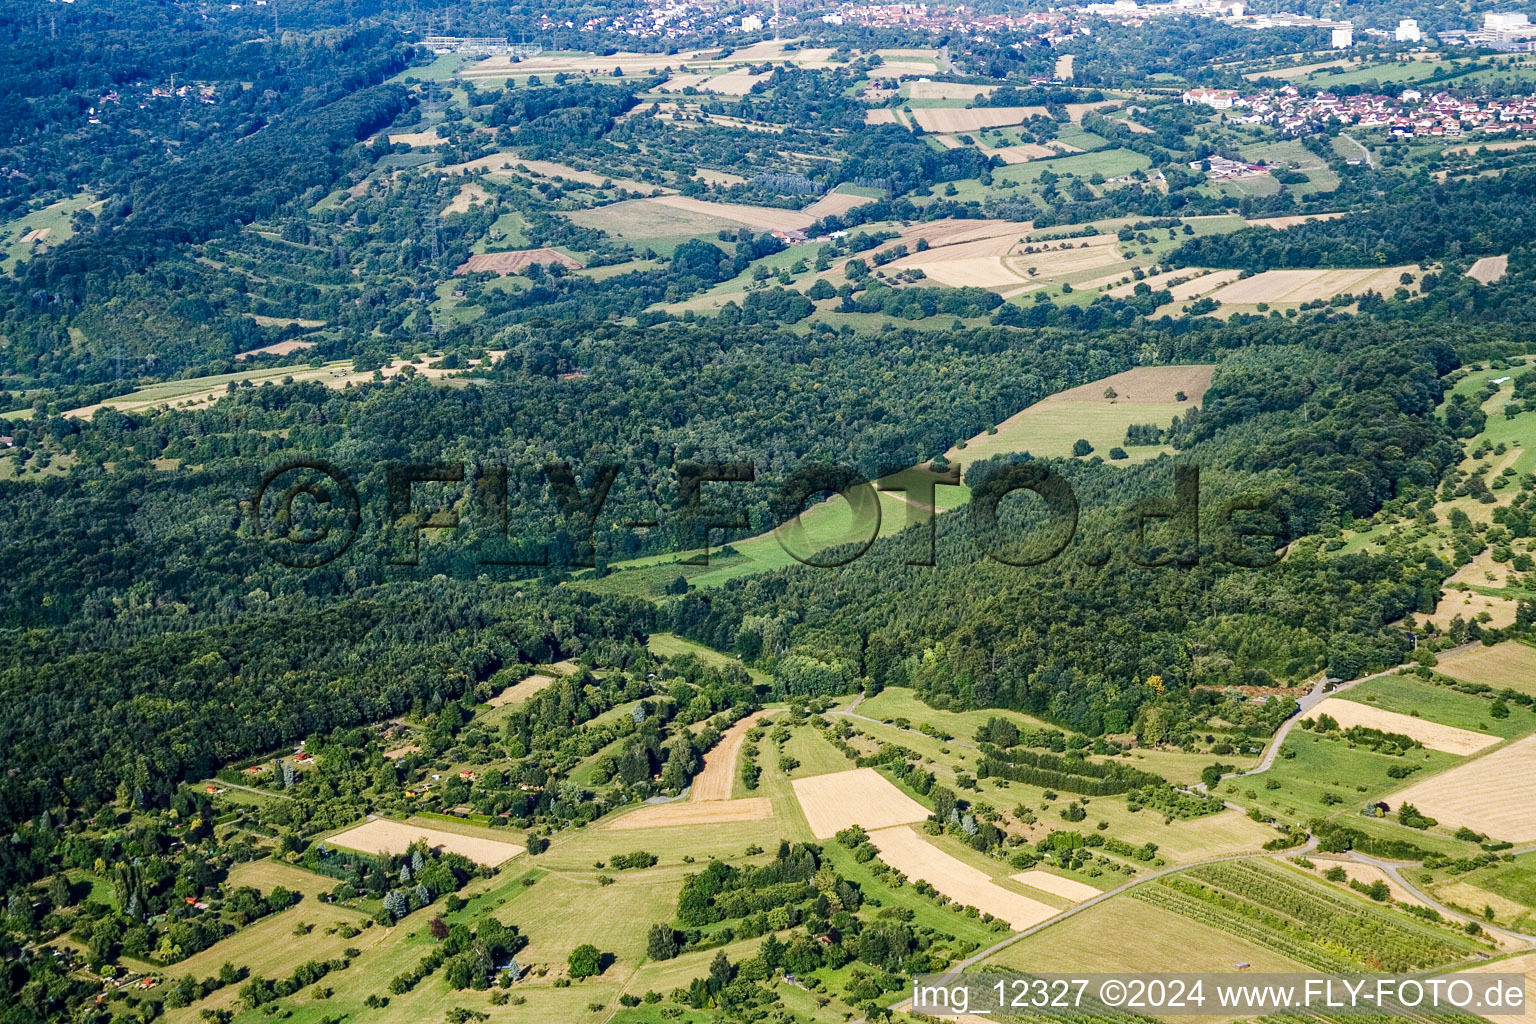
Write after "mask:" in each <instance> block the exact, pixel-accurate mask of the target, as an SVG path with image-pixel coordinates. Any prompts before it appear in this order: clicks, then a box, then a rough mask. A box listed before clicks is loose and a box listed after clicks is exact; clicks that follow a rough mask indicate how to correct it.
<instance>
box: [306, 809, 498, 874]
mask: <svg viewBox="0 0 1536 1024" xmlns="http://www.w3.org/2000/svg"><path fill="white" fill-rule="evenodd" d="M418 839H425V840H426V841H427V843H428V844H429V845H431V847H432V848H433V849H434V850H446V851H448V852H449V853H458V854H462V855H463V856H465V857H468V858H469V859H470V860H472V861H475V862H476V863H478V864H484V865H485V866H486V867H495V866H496V865H497V864H501V863H503V862H505V861H509V860H511V859H512V858H513V857H516V856H517V855H518V854H520V853H522V852H523V847H521V846H519V845H517V844H516V843H508V842H505V841H503V840H500V839H491V838H489V837H485V838H482V837H479V836H471V835H461V834H459V833H457V832H444V831H442V830H441V829H435V828H424V827H422V826H421V825H408V824H406V823H405V822H403V821H391V820H389V819H388V818H370V819H368V820H367V821H365V822H363V823H362V824H361V825H354V826H353V827H352V828H349V829H347V830H346V831H344V832H338V833H336V834H335V835H333V836H328V837H327V838H326V839H324V840H323V841H324V842H325V843H328V844H329V845H331V846H344V847H346V848H347V849H349V850H357V851H358V852H359V853H394V854H399V853H404V852H405V851H406V849H407V848H408V847H409V846H410V845H411V844H412V843H414V842H415V841H416V840H418Z"/></svg>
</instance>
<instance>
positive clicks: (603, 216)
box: [567, 195, 815, 238]
mask: <svg viewBox="0 0 1536 1024" xmlns="http://www.w3.org/2000/svg"><path fill="white" fill-rule="evenodd" d="M567 216H568V217H569V219H570V220H572V221H574V222H575V223H577V224H580V225H582V226H583V227H590V228H601V229H602V230H604V231H607V232H609V233H610V234H615V235H619V236H620V237H622V238H664V237H669V236H672V237H675V236H683V235H712V234H715V233H716V232H718V231H720V230H721V229H723V228H734V227H738V226H740V225H746V226H747V227H750V228H756V229H758V230H760V231H803V230H805V229H806V228H808V227H810V226H811V223H812V222H813V221H814V220H815V218H814V217H810V216H807V215H806V214H804V213H802V212H800V211H799V210H776V209H773V208H772V207H767V206H748V205H745V204H742V203H712V202H707V201H705V200H702V199H689V198H687V197H686V196H670V195H669V196H653V197H651V198H648V199H630V200H628V201H626V202H622V203H614V204H613V205H611V206H600V207H598V208H596V209H592V210H577V211H575V212H573V213H570V214H568V215H567Z"/></svg>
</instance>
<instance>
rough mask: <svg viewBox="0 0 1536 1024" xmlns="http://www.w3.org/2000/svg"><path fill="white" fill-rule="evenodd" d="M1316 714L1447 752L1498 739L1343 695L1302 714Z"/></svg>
mask: <svg viewBox="0 0 1536 1024" xmlns="http://www.w3.org/2000/svg"><path fill="white" fill-rule="evenodd" d="M1319 715H1327V716H1328V717H1330V718H1332V719H1333V720H1334V721H1336V722H1338V723H1339V725H1341V726H1343V727H1344V728H1345V729H1349V728H1353V727H1354V726H1357V725H1358V726H1364V727H1365V728H1367V729H1379V730H1381V731H1382V732H1395V733H1400V734H1402V735H1404V736H1411V737H1412V738H1414V739H1416V740H1418V741H1419V742H1420V743H1422V744H1424V746H1426V747H1428V748H1429V749H1430V750H1443V751H1445V752H1446V753H1447V754H1460V755H1462V756H1465V755H1467V754H1475V753H1477V752H1478V751H1479V750H1482V749H1484V748H1486V747H1491V746H1493V745H1494V744H1495V743H1498V742H1499V737H1497V736H1489V735H1488V734H1487V733H1481V732H1472V731H1471V730H1469V729H1456V728H1453V727H1451V726H1449V725H1441V724H1440V723H1439V722H1428V721H1425V720H1424V719H1422V718H1414V717H1413V716H1412V715H1402V714H1398V713H1397V712H1396V711H1385V710H1383V709H1381V708H1373V707H1371V706H1370V705H1369V704H1361V703H1359V702H1358V701H1352V700H1345V699H1344V698H1342V697H1329V698H1328V699H1327V700H1325V701H1322V702H1321V703H1319V704H1318V705H1317V706H1316V707H1314V708H1312V709H1311V710H1310V711H1308V712H1307V713H1306V714H1305V715H1303V716H1302V718H1303V719H1304V720H1305V719H1313V720H1316V719H1317V717H1318V716H1319Z"/></svg>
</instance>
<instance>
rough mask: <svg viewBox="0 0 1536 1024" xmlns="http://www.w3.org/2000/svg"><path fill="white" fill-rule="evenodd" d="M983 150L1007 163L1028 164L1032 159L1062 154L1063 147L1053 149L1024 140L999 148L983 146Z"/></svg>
mask: <svg viewBox="0 0 1536 1024" xmlns="http://www.w3.org/2000/svg"><path fill="white" fill-rule="evenodd" d="M981 151H982V153H983V154H984V155H986V156H995V157H999V158H1000V159H1001V160H1002V161H1003V163H1005V164H1027V163H1029V162H1030V161H1031V160H1044V159H1045V158H1046V157H1052V156H1060V155H1061V154H1062V150H1061V149H1052V148H1051V147H1049V146H1042V145H1040V144H1039V143H1035V142H1022V143H1020V144H1019V145H1017V146H1003V147H1001V148H999V149H994V148H992V147H991V146H982V147H981Z"/></svg>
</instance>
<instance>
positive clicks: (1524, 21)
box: [1483, 11, 1532, 32]
mask: <svg viewBox="0 0 1536 1024" xmlns="http://www.w3.org/2000/svg"><path fill="white" fill-rule="evenodd" d="M1531 27H1532V26H1531V19H1530V18H1529V17H1527V16H1526V15H1524V14H1500V13H1498V12H1496V11H1489V12H1488V13H1487V14H1484V15H1483V29H1484V30H1485V31H1488V32H1521V31H1529V30H1530V29H1531Z"/></svg>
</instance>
